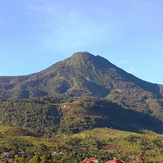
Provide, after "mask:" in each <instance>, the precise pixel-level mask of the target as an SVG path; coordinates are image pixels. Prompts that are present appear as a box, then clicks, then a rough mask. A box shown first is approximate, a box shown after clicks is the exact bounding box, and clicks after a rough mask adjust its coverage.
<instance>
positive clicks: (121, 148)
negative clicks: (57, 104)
mask: <svg viewBox="0 0 163 163" xmlns="http://www.w3.org/2000/svg"><path fill="white" fill-rule="evenodd" d="M14 129H15V132H16V133H17V129H16V128H11V127H10V126H0V132H1V133H2V135H1V137H0V152H1V153H3V152H10V153H12V158H13V159H14V160H17V161H21V160H23V159H24V160H23V161H26V162H30V160H32V159H33V158H34V157H35V158H36V157H40V158H41V159H42V162H43V160H45V159H46V161H47V162H48V161H51V163H57V162H58V163H61V162H65V163H69V162H78V163H79V162H80V161H81V160H83V159H85V158H88V157H96V158H97V159H98V160H100V161H103V162H105V161H107V160H109V159H112V158H113V157H117V158H119V159H122V160H124V161H126V162H128V163H130V162H131V161H132V160H133V159H135V158H137V157H143V158H144V159H145V161H146V162H148V163H156V162H157V163H161V162H162V161H163V158H162V155H163V150H162V149H163V136H162V135H159V134H156V133H152V132H144V133H143V134H137V133H132V132H124V131H120V130H114V129H109V128H105V129H104V128H103V129H102V128H96V129H93V130H86V131H84V132H80V133H78V134H68V135H67V134H54V135H53V136H52V137H51V138H50V139H44V138H36V137H31V136H23V135H22V134H20V135H19V132H18V133H17V136H13V135H9V134H8V133H10V130H14ZM4 142H5V143H4ZM11 151H12V152H11ZM20 152H23V154H19V155H18V153H20ZM2 159H4V160H5V157H3V158H2Z"/></svg>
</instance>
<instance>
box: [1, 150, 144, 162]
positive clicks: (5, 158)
mask: <svg viewBox="0 0 163 163" xmlns="http://www.w3.org/2000/svg"><path fill="white" fill-rule="evenodd" d="M23 154H24V152H18V156H22V155H23ZM54 154H56V153H55V152H54V151H53V155H54ZM59 154H64V153H62V152H60V153H59ZM10 155H11V153H10V152H3V153H1V155H0V159H1V160H0V163H13V162H14V159H13V158H11V157H10ZM2 160H3V161H2ZM131 162H133V163H145V161H144V159H143V158H141V157H140V158H136V159H133V160H132V161H131ZM80 163H103V162H100V161H98V159H96V158H94V157H91V158H87V159H84V160H83V161H81V162H80ZM105 163H127V162H125V161H123V160H119V159H117V158H113V159H112V160H108V161H106V162H105Z"/></svg>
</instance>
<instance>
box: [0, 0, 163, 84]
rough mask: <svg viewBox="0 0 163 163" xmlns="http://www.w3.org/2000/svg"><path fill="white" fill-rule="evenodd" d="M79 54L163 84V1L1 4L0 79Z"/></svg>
mask: <svg viewBox="0 0 163 163" xmlns="http://www.w3.org/2000/svg"><path fill="white" fill-rule="evenodd" d="M77 51H88V52H90V53H92V54H94V55H100V56H102V57H104V58H106V59H108V60H109V61H110V62H112V63H113V64H115V65H117V66H118V67H120V68H122V69H124V70H125V71H127V72H129V73H132V74H133V75H135V76H137V77H139V78H141V79H143V80H146V81H149V82H153V83H158V84H163V74H162V71H163V1H162V0H100V1H99V0H82V1H77V0H71V1H70V0H61V1H59V0H4V1H1V2H0V58H1V64H0V76H4V75H5V76H9V75H10V76H13V75H27V74H31V73H35V72H38V71H41V70H43V69H45V68H47V67H49V66H51V65H52V64H54V63H56V62H58V61H60V60H64V59H66V58H68V57H70V56H71V55H72V54H73V53H74V52H77Z"/></svg>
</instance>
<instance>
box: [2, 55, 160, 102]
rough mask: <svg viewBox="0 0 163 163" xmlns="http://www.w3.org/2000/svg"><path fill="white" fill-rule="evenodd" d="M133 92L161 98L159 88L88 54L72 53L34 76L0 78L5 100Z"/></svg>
mask: <svg viewBox="0 0 163 163" xmlns="http://www.w3.org/2000/svg"><path fill="white" fill-rule="evenodd" d="M133 89H134V90H139V92H144V91H145V92H149V93H151V94H154V96H157V97H159V98H160V97H162V94H161V93H160V92H161V89H160V86H159V85H157V84H152V83H149V82H145V81H143V80H141V79H139V78H137V77H135V76H133V75H131V74H129V73H127V72H125V71H123V70H122V69H120V68H118V67H117V66H115V65H114V64H112V63H111V62H109V61H108V60H106V59H105V58H103V57H101V56H94V55H93V54H90V53H88V52H77V53H74V54H73V55H72V56H71V57H70V58H67V59H65V60H64V61H60V62H58V63H55V64H54V65H52V66H50V67H49V68H47V69H45V70H43V71H40V72H38V73H35V74H31V75H26V76H13V77H12V76H11V77H0V91H1V94H0V96H1V98H7V99H8V98H31V97H40V96H47V95H48V96H54V95H63V96H68V97H80V96H83V95H89V96H94V97H107V96H109V95H111V94H112V93H113V92H119V93H120V92H121V94H122V93H124V92H126V93H127V92H128V93H129V91H131V90H133Z"/></svg>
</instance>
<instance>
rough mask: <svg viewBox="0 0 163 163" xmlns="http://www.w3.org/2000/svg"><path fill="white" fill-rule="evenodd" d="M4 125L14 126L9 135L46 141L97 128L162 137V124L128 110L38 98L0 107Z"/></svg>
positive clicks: (82, 100)
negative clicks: (38, 138)
mask: <svg viewBox="0 0 163 163" xmlns="http://www.w3.org/2000/svg"><path fill="white" fill-rule="evenodd" d="M0 113H1V114H0V119H1V121H0V122H1V124H6V125H11V126H15V127H17V128H15V129H14V130H13V131H12V129H11V130H9V131H7V132H8V133H9V134H10V135H13V136H14V135H31V136H39V137H45V138H46V139H47V140H48V139H49V138H50V137H51V136H52V135H54V134H57V133H78V132H80V131H83V130H87V129H93V128H98V127H103V128H115V129H120V130H125V131H133V132H140V133H141V132H144V131H145V130H146V131H154V132H158V133H163V122H162V121H161V120H159V119H157V118H155V117H153V116H151V115H150V114H145V113H142V112H138V111H134V110H128V109H125V108H123V107H122V106H120V105H118V104H115V103H112V102H109V101H107V100H103V99H97V98H91V97H86V96H85V97H81V98H79V99H67V100H66V99H63V98H60V99H59V98H56V99H55V98H52V97H45V98H43V97H42V98H35V99H29V100H15V101H14V100H11V101H3V102H1V103H0Z"/></svg>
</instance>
